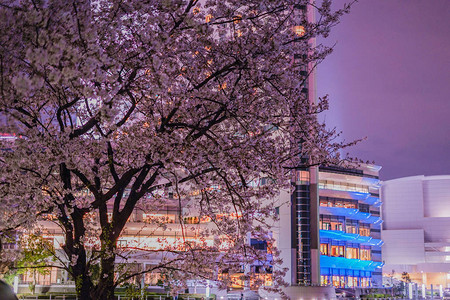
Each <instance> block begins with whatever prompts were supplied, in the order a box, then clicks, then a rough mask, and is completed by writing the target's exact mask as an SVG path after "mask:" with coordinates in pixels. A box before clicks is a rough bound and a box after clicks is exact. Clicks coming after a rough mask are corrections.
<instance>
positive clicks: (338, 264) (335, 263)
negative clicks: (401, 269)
mask: <svg viewBox="0 0 450 300" xmlns="http://www.w3.org/2000/svg"><path fill="white" fill-rule="evenodd" d="M383 265H384V264H383V263H382V262H380V261H372V260H360V259H350V258H345V257H334V256H326V255H321V256H320V267H321V268H333V269H349V270H359V271H371V272H373V271H375V270H377V269H381V268H382V267H383Z"/></svg>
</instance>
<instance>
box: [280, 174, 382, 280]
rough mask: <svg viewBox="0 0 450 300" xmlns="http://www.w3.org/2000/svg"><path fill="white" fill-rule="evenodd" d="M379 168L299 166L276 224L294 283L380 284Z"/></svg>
mask: <svg viewBox="0 0 450 300" xmlns="http://www.w3.org/2000/svg"><path fill="white" fill-rule="evenodd" d="M379 170H380V167H378V166H374V165H362V166H360V167H358V168H354V169H349V168H339V167H320V168H319V169H318V170H308V169H299V170H297V171H296V175H295V176H294V180H293V184H294V186H295V190H294V193H293V194H292V196H291V199H290V202H289V205H284V206H280V225H279V227H278V228H277V239H278V241H279V245H278V246H279V247H280V249H281V251H282V257H283V260H284V266H285V267H287V268H288V269H289V271H288V273H287V275H286V280H287V281H288V282H289V283H290V284H291V285H333V286H334V287H339V288H356V287H372V286H373V287H381V284H382V273H381V267H382V265H383V263H382V258H381V245H382V244H383V242H382V240H381V236H380V225H381V223H382V221H381V218H380V204H381V202H380V198H379V193H378V189H379V184H380V180H379V178H378V171H379ZM285 199H286V198H285ZM288 232H289V233H290V234H287V233H288Z"/></svg>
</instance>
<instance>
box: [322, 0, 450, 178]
mask: <svg viewBox="0 0 450 300" xmlns="http://www.w3.org/2000/svg"><path fill="white" fill-rule="evenodd" d="M336 2H337V3H338V4H342V3H344V2H345V1H344V0H336ZM335 42H337V44H336V46H335V50H334V52H333V54H331V55H330V56H329V57H328V58H327V59H326V60H325V61H324V62H323V63H322V64H321V65H320V66H319V70H318V74H317V92H318V95H319V96H320V95H324V94H329V95H330V99H331V101H330V102H331V103H330V111H328V112H326V114H325V120H326V122H327V124H328V126H329V127H335V126H336V127H337V128H338V129H339V130H342V131H343V136H344V138H345V140H347V141H349V140H353V139H357V138H362V137H367V140H366V141H363V142H361V143H360V144H359V145H357V146H355V147H353V148H352V149H349V151H348V152H350V154H351V155H354V156H357V157H358V158H361V159H363V160H369V161H375V163H376V164H378V165H381V166H382V167H383V168H382V170H381V176H380V177H381V179H383V180H389V179H393V178H398V177H404V176H412V175H442V174H450V0H360V1H359V2H358V3H356V4H355V6H354V8H353V10H352V12H351V13H350V14H349V15H346V16H344V17H343V19H342V21H341V23H340V24H339V25H337V26H336V27H335V28H334V30H333V32H332V34H331V35H330V36H329V37H328V38H327V39H326V40H325V43H326V44H328V45H332V44H334V43H335Z"/></svg>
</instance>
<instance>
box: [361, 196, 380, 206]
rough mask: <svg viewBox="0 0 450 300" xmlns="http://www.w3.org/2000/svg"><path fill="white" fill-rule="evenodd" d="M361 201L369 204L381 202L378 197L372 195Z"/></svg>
mask: <svg viewBox="0 0 450 300" xmlns="http://www.w3.org/2000/svg"><path fill="white" fill-rule="evenodd" d="M361 202H363V203H365V204H369V205H376V204H378V203H380V204H381V201H380V198H379V197H374V196H369V197H367V198H366V199H363V200H362V201H361Z"/></svg>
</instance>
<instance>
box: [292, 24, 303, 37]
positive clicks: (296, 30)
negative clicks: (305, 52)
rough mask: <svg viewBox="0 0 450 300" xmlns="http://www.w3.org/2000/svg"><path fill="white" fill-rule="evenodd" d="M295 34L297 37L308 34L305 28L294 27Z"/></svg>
mask: <svg viewBox="0 0 450 300" xmlns="http://www.w3.org/2000/svg"><path fill="white" fill-rule="evenodd" d="M294 33H295V35H296V36H304V35H305V33H306V30H305V27H303V26H300V25H298V26H294Z"/></svg>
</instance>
